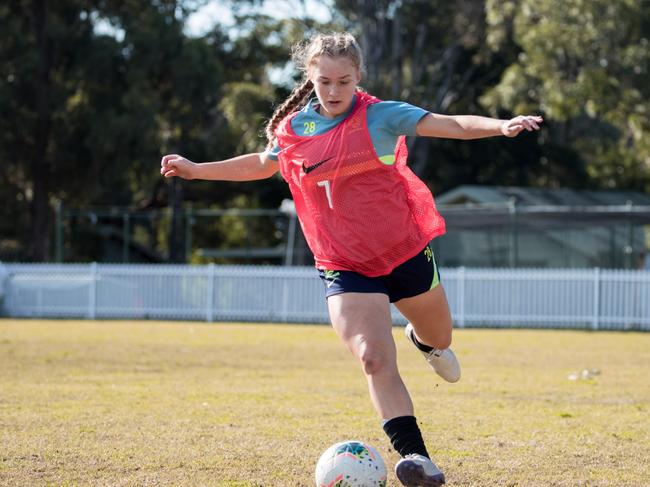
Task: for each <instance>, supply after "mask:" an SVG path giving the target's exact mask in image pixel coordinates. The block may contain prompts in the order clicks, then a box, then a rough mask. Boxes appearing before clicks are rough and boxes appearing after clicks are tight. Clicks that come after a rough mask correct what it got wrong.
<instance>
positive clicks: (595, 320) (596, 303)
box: [591, 267, 600, 330]
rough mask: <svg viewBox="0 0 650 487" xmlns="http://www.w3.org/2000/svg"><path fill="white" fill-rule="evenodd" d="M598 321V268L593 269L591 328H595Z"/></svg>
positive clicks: (597, 326)
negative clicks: (592, 314)
mask: <svg viewBox="0 0 650 487" xmlns="http://www.w3.org/2000/svg"><path fill="white" fill-rule="evenodd" d="M599 321H600V268H599V267H596V268H595V269H594V316H593V319H592V322H591V328H592V329H593V330H597V329H598V328H599Z"/></svg>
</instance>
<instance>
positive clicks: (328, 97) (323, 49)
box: [161, 33, 542, 487]
mask: <svg viewBox="0 0 650 487" xmlns="http://www.w3.org/2000/svg"><path fill="white" fill-rule="evenodd" d="M293 54H294V55H293V58H294V61H295V62H296V64H297V65H298V66H299V67H300V68H301V69H302V71H303V73H304V79H303V82H302V83H301V84H300V85H299V86H297V87H296V88H295V89H294V91H293V92H292V93H291V95H290V96H289V98H287V100H286V101H285V102H284V103H283V104H282V105H280V106H279V107H278V109H277V110H276V111H275V113H274V114H273V117H272V118H271V120H270V121H269V123H268V125H267V127H266V134H267V138H268V141H269V145H268V147H267V150H266V151H264V152H261V153H255V154H247V155H243V156H239V157H235V158H233V159H228V160H225V161H218V162H208V163H203V164H196V163H194V162H191V161H190V160H188V159H186V158H184V157H182V156H179V155H176V154H170V155H166V156H164V157H163V158H162V163H161V166H162V167H161V173H162V174H163V175H164V176H165V177H172V176H180V177H182V178H185V179H195V178H197V179H210V180H230V181H248V180H254V179H262V178H268V177H270V176H272V175H273V174H275V173H276V172H278V171H280V173H281V174H282V177H283V178H284V179H285V180H286V181H287V183H288V184H289V188H290V190H291V193H292V195H293V198H294V201H295V205H296V211H297V213H298V217H299V220H300V223H301V226H302V229H303V232H304V234H305V237H306V239H307V242H308V244H309V247H310V249H311V250H312V252H313V254H314V257H315V261H316V267H317V269H318V272H319V274H320V277H321V279H322V280H323V282H324V284H325V293H326V298H327V305H328V310H329V315H330V318H331V321H332V325H333V327H334V330H335V331H336V333H337V334H338V335H339V337H340V338H341V340H342V341H343V342H344V344H345V345H346V346H347V347H348V348H349V350H350V351H351V352H352V354H353V355H354V356H355V357H356V358H357V359H358V360H359V361H360V363H361V367H362V369H363V372H364V374H365V376H366V379H367V381H368V388H369V391H370V397H371V400H372V403H373V405H374V407H375V409H376V410H377V412H378V413H379V415H380V417H381V418H382V420H383V428H384V430H385V432H386V434H387V435H388V437H389V438H390V441H391V443H392V445H393V447H394V448H395V450H396V451H397V452H398V453H399V454H400V456H401V457H402V459H401V460H400V461H399V462H398V463H397V465H396V466H395V472H396V475H397V477H398V478H399V480H400V482H401V483H402V484H403V485H407V486H427V487H428V486H439V485H441V484H444V483H445V479H444V475H443V474H442V472H441V471H440V470H439V469H438V468H437V467H436V465H435V464H434V463H433V462H432V461H431V460H430V459H429V454H428V452H427V449H426V447H425V445H424V441H423V438H422V435H421V433H420V429H419V428H418V425H417V422H416V419H415V417H414V415H413V404H412V402H411V398H410V396H409V393H408V392H407V390H406V388H405V386H404V383H403V382H402V379H401V378H400V375H399V372H398V370H397V362H396V353H395V343H394V340H393V335H392V332H391V329H392V322H391V316H390V306H389V303H391V302H392V303H395V305H396V306H397V308H398V309H399V311H400V312H401V313H402V314H403V315H404V316H405V317H406V318H407V320H409V324H408V325H407V327H406V335H407V338H408V339H409V340H410V341H411V342H413V344H414V345H415V346H416V347H417V348H418V349H419V350H420V351H421V352H422V353H423V354H424V356H425V357H426V359H427V361H428V362H429V363H430V365H431V366H432V367H433V369H434V370H435V371H436V372H437V373H438V374H439V375H440V376H441V377H442V378H443V379H445V380H447V381H449V382H456V381H457V380H458V379H459V378H460V366H459V364H458V361H457V360H456V357H455V355H454V353H453V352H452V351H451V349H450V348H449V345H450V344H451V329H452V320H451V316H450V312H449V307H448V304H447V299H446V297H445V292H444V290H443V287H442V285H441V284H440V276H439V274H438V269H437V267H436V263H435V259H434V256H433V253H432V251H431V248H430V247H429V242H430V240H431V239H433V238H434V237H436V236H438V235H441V234H442V233H444V231H445V225H444V221H443V219H442V218H441V217H440V215H439V214H438V213H437V211H436V208H435V204H434V201H433V197H432V196H431V193H430V192H429V190H428V189H427V187H426V186H425V185H424V183H423V182H422V181H420V180H419V179H418V178H417V177H416V176H415V175H414V174H413V173H412V172H411V171H410V170H409V169H408V167H407V166H406V159H407V149H406V144H405V136H407V135H419V136H424V137H447V138H456V139H477V138H481V137H490V136H496V135H505V136H508V137H514V136H516V135H517V134H519V133H520V132H521V131H523V130H528V131H532V130H538V129H539V124H540V123H541V122H542V119H541V117H537V116H519V117H516V118H513V119H512V120H497V119H491V118H485V117H477V116H444V115H439V114H434V113H429V112H427V111H425V110H423V109H421V108H418V107H415V106H412V105H409V104H407V103H402V102H395V101H380V100H378V99H377V98H374V97H372V96H370V95H368V94H367V93H365V92H363V91H361V90H359V88H358V84H359V82H360V80H361V75H362V72H363V60H362V54H361V50H360V49H359V46H358V44H357V42H356V41H355V39H354V37H353V36H352V35H350V34H348V33H342V34H331V35H322V34H320V35H317V36H315V37H314V38H313V39H312V40H311V42H308V43H306V44H303V45H301V46H298V47H297V48H295V49H294V53H293ZM314 93H315V95H316V96H315V97H313V94H314Z"/></svg>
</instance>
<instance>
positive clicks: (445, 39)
mask: <svg viewBox="0 0 650 487" xmlns="http://www.w3.org/2000/svg"><path fill="white" fill-rule="evenodd" d="M323 5H325V8H324V7H323ZM0 21H1V23H2V25H3V31H4V32H3V35H2V37H0V110H1V113H2V114H3V116H2V117H0V161H2V163H1V164H0V260H4V261H33V262H42V261H50V260H63V261H67V262H85V261H122V260H124V259H123V257H124V249H125V248H126V251H127V253H128V256H127V260H128V261H145V262H212V261H214V262H241V261H243V262H245V261H246V258H245V257H243V256H241V255H239V256H237V255H234V256H228V255H224V254H219V253H218V252H216V253H215V251H214V249H217V250H219V249H221V250H225V249H230V248H241V247H242V246H246V245H248V247H250V246H251V245H254V247H256V248H265V249H271V250H269V252H272V249H275V248H277V247H278V246H279V245H281V244H282V242H283V241H285V240H286V238H287V233H288V231H289V226H290V223H291V219H290V218H285V217H281V216H278V215H275V216H273V215H267V216H266V217H259V218H248V217H242V216H241V215H237V214H236V213H233V214H226V215H222V214H220V213H219V212H220V211H222V210H225V209H232V208H246V209H256V208H262V209H269V208H270V209H277V208H279V207H280V205H281V202H282V201H283V200H284V199H285V198H288V197H289V192H288V189H287V187H286V185H285V183H284V182H283V181H282V180H281V179H280V178H279V177H274V178H271V179H268V180H263V181H258V182H251V183H246V184H241V183H214V182H198V181H192V182H186V181H180V180H172V181H168V180H164V179H162V178H161V177H160V176H159V173H158V165H159V160H160V157H161V156H162V155H163V154H166V153H169V152H176V153H181V154H184V155H186V156H187V157H189V158H190V159H192V160H195V161H208V160H219V159H223V158H227V157H232V156H233V155H237V154H241V153H246V152H252V151H259V150H262V149H263V147H264V145H265V140H264V138H263V136H262V127H263V124H264V122H265V120H267V119H268V117H269V116H270V114H271V113H272V110H273V108H274V106H276V105H277V104H279V103H281V101H282V100H283V99H284V97H285V96H286V95H287V94H288V92H289V91H290V89H291V87H292V84H293V82H294V81H295V80H296V79H297V78H296V76H297V74H296V73H295V71H294V70H293V69H292V66H291V64H290V63H289V62H288V58H289V51H290V46H291V45H292V44H293V43H295V42H296V41H299V40H302V39H304V38H305V37H306V36H309V35H310V34H312V33H314V32H316V31H323V30H325V31H327V30H344V29H345V30H350V31H351V32H352V33H354V34H355V35H356V36H357V38H358V39H359V40H360V42H361V44H362V47H363V48H364V51H365V53H366V62H367V75H366V77H365V80H364V81H363V82H362V84H363V86H364V87H365V88H366V89H367V90H369V91H370V92H372V93H373V94H375V95H377V96H378V97H380V98H383V99H402V100H405V101H408V102H410V103H413V104H415V105H419V106H421V107H423V108H426V109H428V110H430V111H434V112H439V113H446V114H462V113H474V114H483V115H489V116H498V117H503V118H506V117H510V116H513V115H514V114H519V113H540V114H542V115H543V116H544V117H545V120H546V123H545V124H544V127H543V129H542V130H541V131H540V132H539V133H535V134H523V136H520V137H518V138H516V139H504V138H494V139H486V140H479V141H472V142H466V141H451V140H441V139H412V140H410V141H409V144H410V148H411V159H410V163H411V166H412V168H413V169H414V171H415V172H416V173H417V174H418V175H419V176H420V177H422V178H423V179H424V180H425V182H426V183H427V184H428V186H429V187H430V188H431V190H432V191H433V192H434V194H441V193H443V192H446V191H449V190H452V189H454V188H457V187H458V186H460V185H463V184H472V185H488V186H504V187H508V186H517V187H538V188H547V189H553V188H572V189H576V190H605V191H611V190H620V191H634V192H637V193H646V194H647V193H648V192H649V191H650V137H649V127H650V107H649V106H648V102H647V100H648V98H649V96H648V95H649V91H650V82H649V81H650V79H649V77H648V60H649V58H650V56H649V52H650V47H649V44H648V39H649V37H650V2H648V1H642V0H637V1H632V0H621V1H618V2H609V1H605V0H592V1H588V2H587V1H581V0H569V1H565V0H520V1H496V0H485V1H479V0H459V1H456V2H446V1H430V0H427V1H417V0H412V1H408V0H404V1H363V0H357V1H330V2H324V3H322V2H321V3H318V4H316V3H312V2H303V1H299V0H292V1H284V2H279V1H266V2H264V1H238V2H229V1H222V2H206V1H180V0H179V1H166V0H160V1H139V0H138V1H136V0H124V1H80V0H79V1H77V0H66V1H57V2H48V1H45V0H33V1H15V2H7V3H6V4H3V5H1V6H0ZM194 210H196V213H194ZM206 210H210V211H213V212H217V213H218V214H220V216H219V217H218V218H213V217H210V215H209V214H204V215H201V214H200V211H206ZM188 229H189V231H188ZM298 238H299V237H298ZM57 242H59V243H60V249H59V255H56V250H57V249H56V247H57V246H56V243H57ZM125 244H126V245H125ZM201 249H213V252H212V253H210V252H209V251H208V252H206V251H205V250H201ZM307 260H308V259H307ZM506 260H507V259H506ZM257 262H277V259H276V260H274V258H273V257H266V258H264V257H262V258H261V259H260V260H258V261H257ZM630 262H631V260H630ZM296 263H300V262H296Z"/></svg>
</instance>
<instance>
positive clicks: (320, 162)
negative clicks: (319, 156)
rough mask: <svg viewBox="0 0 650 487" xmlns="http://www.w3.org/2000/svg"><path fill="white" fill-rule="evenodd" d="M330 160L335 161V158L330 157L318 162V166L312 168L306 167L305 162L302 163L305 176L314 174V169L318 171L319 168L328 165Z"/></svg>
mask: <svg viewBox="0 0 650 487" xmlns="http://www.w3.org/2000/svg"><path fill="white" fill-rule="evenodd" d="M330 159H334V156H332V157H328V158H327V159H323V160H322V161H318V162H317V163H316V164H313V165H311V166H309V167H307V166H305V163H304V162H303V163H302V170H303V171H305V174H309V173H310V172H312V171H313V170H314V169H316V168H317V167H319V166H322V165H323V164H325V163H326V162H327V161H329V160H330Z"/></svg>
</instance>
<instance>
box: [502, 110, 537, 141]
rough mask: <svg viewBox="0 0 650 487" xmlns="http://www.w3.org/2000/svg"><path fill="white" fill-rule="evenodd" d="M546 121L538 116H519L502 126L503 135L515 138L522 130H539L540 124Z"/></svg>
mask: <svg viewBox="0 0 650 487" xmlns="http://www.w3.org/2000/svg"><path fill="white" fill-rule="evenodd" d="M543 121H544V119H543V118H542V117H540V116H537V115H519V116H518V117H515V118H513V119H511V120H506V121H505V122H503V123H502V124H501V133H502V134H503V135H505V136H506V137H515V136H517V135H519V132H521V131H522V130H528V131H529V132H532V131H533V130H539V124H540V123H542V122H543Z"/></svg>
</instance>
